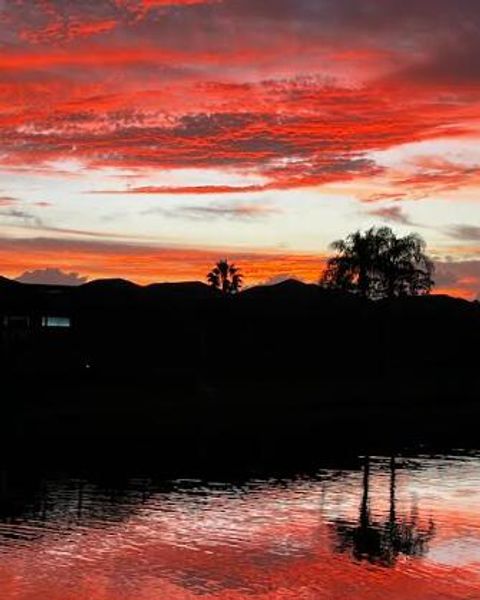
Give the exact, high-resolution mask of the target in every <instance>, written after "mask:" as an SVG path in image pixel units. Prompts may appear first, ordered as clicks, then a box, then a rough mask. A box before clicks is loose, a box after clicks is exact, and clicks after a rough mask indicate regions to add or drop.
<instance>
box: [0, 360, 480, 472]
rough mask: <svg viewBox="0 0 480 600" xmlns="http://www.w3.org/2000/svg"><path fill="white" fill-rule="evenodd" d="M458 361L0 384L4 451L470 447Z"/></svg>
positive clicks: (200, 455)
mask: <svg viewBox="0 0 480 600" xmlns="http://www.w3.org/2000/svg"><path fill="white" fill-rule="evenodd" d="M479 395H480V389H479V381H478V378H477V377H476V376H474V375H473V374H472V373H470V372H465V371H463V372H450V373H446V372H443V373H436V374H433V373H432V374H429V375H425V376H424V377H423V378H420V377H416V378H414V377H413V376H412V375H410V376H405V377H403V378H398V379H395V380H393V379H386V378H383V379H382V378H377V377H376V378H373V379H367V378H364V379H360V378H351V379H350V378H348V377H345V378H344V379H343V380H336V379H335V380H331V379H325V380H321V379H317V378H311V379H308V378H305V379H303V380H298V379H296V378H294V379H289V378H288V377H283V378H280V377H279V378H277V379H275V380H272V379H268V380H266V379H263V380H262V379H255V378H248V377H247V376H243V377H239V378H238V379H220V378H217V379H200V378H198V376H196V375H194V374H191V373H190V374H188V373H186V372H183V373H169V374H164V377H163V378H162V379H161V380H156V379H148V378H144V379H141V378H129V377H122V376H121V375H119V376H118V377H117V378H116V379H111V378H98V377H85V378H83V379H81V380H80V379H79V380H77V381H71V380H68V379H65V378H58V379H57V380H51V379H50V378H46V379H42V378H37V379H36V380H28V379H26V380H23V381H15V380H13V381H10V382H9V383H6V384H5V385H4V398H5V400H6V402H4V405H3V418H2V429H3V432H2V445H3V455H4V456H12V457H13V456H17V457H18V456H20V455H23V456H25V457H27V458H28V457H31V458H32V459H33V460H36V459H38V458H40V459H42V457H46V456H50V457H51V456H53V457H55V456H57V458H58V457H65V458H67V457H68V460H70V459H72V460H73V459H74V458H75V457H80V458H82V457H85V456H89V455H90V456H95V457H105V458H107V459H108V458H112V457H114V458H115V459H116V460H118V461H128V460H130V459H131V460H133V461H138V460H141V461H153V462H162V463H165V464H169V465H176V464H178V465H181V464H188V465H190V466H194V465H196V464H198V465H201V464H202V463H209V464H217V465H218V466H222V465H226V466H231V465H232V464H233V463H243V464H253V465H254V464H271V465H274V464H275V463H277V464H282V465H284V466H285V465H287V464H288V463H292V464H293V463H302V464H306V461H307V462H308V460H310V459H311V460H313V461H315V460H317V459H318V456H319V454H320V453H323V454H324V453H325V452H331V453H332V454H335V455H339V454H341V453H342V452H344V453H348V452H360V453H361V452H365V451H368V452H372V451H373V452H375V451H383V452H390V451H402V450H405V449H407V448H411V447H416V448H418V447H425V448H427V447H434V446H435V447H441V446H442V445H443V446H445V447H447V446H450V447H463V448H465V447H475V446H476V444H478V440H479V436H478V423H479V422H480V402H479Z"/></svg>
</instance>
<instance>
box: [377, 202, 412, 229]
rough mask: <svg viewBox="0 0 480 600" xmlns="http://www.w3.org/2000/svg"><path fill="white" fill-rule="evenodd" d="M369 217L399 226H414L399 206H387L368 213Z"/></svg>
mask: <svg viewBox="0 0 480 600" xmlns="http://www.w3.org/2000/svg"><path fill="white" fill-rule="evenodd" d="M368 214H369V215H372V216H375V217H379V218H380V219H382V220H383V221H387V222H390V223H399V224H400V225H415V223H413V221H412V220H411V219H410V217H409V216H408V215H407V214H406V213H405V211H404V210H403V208H402V207H400V206H387V207H384V208H377V209H375V210H370V211H368Z"/></svg>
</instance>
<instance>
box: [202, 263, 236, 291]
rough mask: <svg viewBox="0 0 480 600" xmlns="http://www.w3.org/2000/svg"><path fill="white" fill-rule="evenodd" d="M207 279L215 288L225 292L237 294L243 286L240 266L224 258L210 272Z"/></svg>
mask: <svg viewBox="0 0 480 600" xmlns="http://www.w3.org/2000/svg"><path fill="white" fill-rule="evenodd" d="M207 281H208V283H209V284H210V285H211V286H212V287H213V288H215V289H217V290H220V291H222V292H223V293H224V294H236V293H238V292H239V291H240V290H241V288H242V285H243V276H242V274H241V272H240V270H239V269H238V267H236V266H235V265H234V264H233V263H232V264H230V263H229V262H228V260H226V259H222V260H219V261H218V262H217V264H216V265H215V267H214V268H213V269H212V270H211V271H210V273H208V275H207Z"/></svg>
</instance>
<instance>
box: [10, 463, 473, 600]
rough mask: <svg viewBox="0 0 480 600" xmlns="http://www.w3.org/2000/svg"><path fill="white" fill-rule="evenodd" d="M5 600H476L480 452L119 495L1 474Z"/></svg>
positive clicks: (113, 489)
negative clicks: (292, 475) (195, 599)
mask: <svg viewBox="0 0 480 600" xmlns="http://www.w3.org/2000/svg"><path fill="white" fill-rule="evenodd" d="M0 508H1V521H0V598H1V600H13V599H15V600H127V599H128V600H170V599H171V600H177V599H178V600H189V599H193V598H202V599H203V600H211V599H219V600H237V599H250V600H267V599H268V600H270V599H271V600H280V599H288V600H290V599H291V600H317V599H318V600H321V599H326V600H453V599H455V600H480V454H479V453H452V455H447V456H443V455H442V456H433V457H432V456H419V457H414V458H411V457H409V458H405V457H403V458H402V457H396V458H395V460H393V461H392V460H391V459H390V458H389V457H370V459H369V460H367V459H364V458H359V459H358V461H354V462H353V463H352V464H350V465H344V466H343V467H339V466H335V467H333V468H332V467H329V468H318V470H317V471H316V472H315V473H313V474H309V475H298V476H295V477H284V478H279V477H259V476H257V477H256V478H251V479H246V480H245V479H244V480H242V481H240V482H234V483H232V482H224V481H212V480H208V479H207V480H202V479H181V480H170V481H159V480H157V479H156V478H155V477H142V478H139V479H138V478H137V479H128V480H124V481H123V482H121V483H119V482H118V481H115V480H114V479H113V478H112V481H109V480H108V477H107V478H105V477H103V478H98V477H96V476H95V477H94V476H92V477H88V476H84V477H82V478H80V479H79V478H73V479H72V478H64V477H63V478H62V477H58V476H56V477H38V478H35V477H33V478H32V477H31V476H27V475H22V473H19V472H15V471H13V472H10V471H9V472H8V473H4V474H3V479H2V493H1V506H0Z"/></svg>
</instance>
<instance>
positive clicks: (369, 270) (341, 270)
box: [320, 227, 434, 300]
mask: <svg viewBox="0 0 480 600" xmlns="http://www.w3.org/2000/svg"><path fill="white" fill-rule="evenodd" d="M332 248H333V249H334V250H336V251H337V254H336V256H333V257H332V258H330V259H329V261H328V263H327V268H326V270H325V272H324V274H323V276H322V278H321V280H320V284H321V285H323V286H324V287H327V288H331V289H337V290H342V291H348V292H352V293H356V294H358V295H360V296H362V297H363V298H370V299H372V300H378V299H381V298H394V297H398V296H418V295H422V294H428V293H429V292H430V290H431V288H432V286H433V283H434V282H433V280H432V274H433V270H434V269H433V263H432V261H431V260H430V259H429V258H428V256H427V255H426V254H425V242H424V241H423V239H422V238H421V237H420V236H418V235H416V234H410V235H407V236H405V237H397V236H396V235H395V234H394V233H393V231H392V230H391V229H390V228H389V227H380V228H376V227H372V228H371V229H369V230H368V231H366V232H365V233H362V232H361V231H356V232H355V233H352V234H350V235H349V236H348V237H347V238H346V239H345V240H337V241H336V242H333V244H332Z"/></svg>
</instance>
